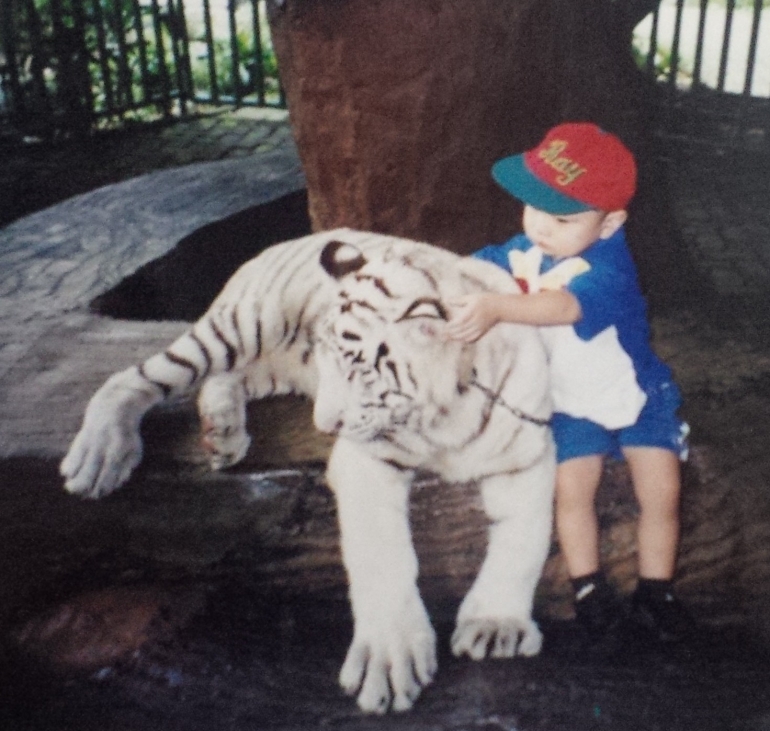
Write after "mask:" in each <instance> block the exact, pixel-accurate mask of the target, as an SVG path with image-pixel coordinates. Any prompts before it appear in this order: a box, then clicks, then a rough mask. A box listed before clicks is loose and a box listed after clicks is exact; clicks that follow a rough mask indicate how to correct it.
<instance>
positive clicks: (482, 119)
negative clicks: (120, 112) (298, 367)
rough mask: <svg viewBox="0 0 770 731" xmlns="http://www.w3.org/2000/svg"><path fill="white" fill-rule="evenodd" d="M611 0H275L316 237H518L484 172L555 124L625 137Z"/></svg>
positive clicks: (475, 242)
mask: <svg viewBox="0 0 770 731" xmlns="http://www.w3.org/2000/svg"><path fill="white" fill-rule="evenodd" d="M610 5H611V3H610V2H609V0H284V2H282V3H279V2H276V1H275V0H274V2H273V3H272V4H271V6H270V9H271V13H270V16H271V26H272V32H273V39H274V44H275V49H276V53H277V56H278V62H279V68H280V71H281V78H282V82H283V84H284V87H285V90H286V96H287V102H288V106H289V111H290V115H291V120H292V127H293V131H294V135H295V138H296V141H297V145H298V148H299V153H300V157H301V160H302V163H303V166H304V169H305V174H306V177H307V186H308V198H309V209H310V217H311V221H312V224H313V228H314V230H321V229H328V228H333V227H336V226H351V227H354V228H361V229H369V230H374V231H379V232H383V233H388V234H394V235H402V236H407V237H410V238H415V239H420V240H427V241H430V242H432V243H435V244H439V245H442V246H445V247H447V248H450V249H452V250H454V251H457V252H459V253H468V252H470V251H473V250H474V249H476V248H478V247H479V246H481V245H483V244H485V243H489V242H491V241H499V240H502V239H504V238H507V237H508V236H510V235H512V234H513V233H515V232H516V231H517V230H518V228H519V219H520V207H519V206H518V204H517V203H516V202H515V201H514V200H513V199H512V198H510V197H509V196H508V195H507V194H505V193H504V192H502V191H501V190H500V189H498V188H497V186H496V185H495V184H494V183H493V181H492V179H491V177H490V172H489V171H490V167H491V165H492V163H493V162H494V161H495V160H497V159H498V158H500V157H503V156H505V155H510V154H515V153H518V152H521V151H522V150H524V149H526V148H527V147H529V146H532V145H533V144H535V143H536V142H538V141H539V139H540V138H541V137H542V135H543V134H544V132H545V131H546V130H547V128H548V127H550V126H551V125H553V124H555V123H557V122H559V121H562V120H564V119H589V118H590V119H593V120H594V121H597V122H598V123H600V124H602V125H603V126H605V127H607V128H608V129H610V130H612V131H615V132H619V133H621V134H624V136H627V137H631V136H633V132H634V130H633V117H634V96H635V93H634V90H635V83H636V82H635V81H633V79H634V78H635V69H634V68H633V61H632V59H631V55H630V51H628V52H627V54H626V55H627V58H626V59H621V60H619V59H618V49H617V44H614V43H612V42H611V41H610V39H611V38H612V30H611V29H608V28H607V24H606V23H605V22H604V21H608V22H609V20H610V18H611V17H615V15H614V14H612V15H609V14H608V12H609V11H608V7H609V6H610Z"/></svg>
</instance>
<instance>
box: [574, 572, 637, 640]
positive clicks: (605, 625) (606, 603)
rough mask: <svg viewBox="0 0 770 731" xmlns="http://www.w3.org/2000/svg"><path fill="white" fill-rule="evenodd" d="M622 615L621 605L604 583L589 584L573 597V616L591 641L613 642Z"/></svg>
mask: <svg viewBox="0 0 770 731" xmlns="http://www.w3.org/2000/svg"><path fill="white" fill-rule="evenodd" d="M624 615H625V612H624V610H623V605H622V604H621V603H620V600H619V599H618V598H617V597H616V596H615V595H614V594H613V592H612V589H610V588H609V587H608V586H607V585H606V584H597V585H591V586H590V587H588V591H587V592H586V593H585V594H583V595H582V596H581V594H580V593H578V596H577V597H576V599H575V618H576V620H577V623H578V625H579V626H580V627H581V628H582V630H583V632H584V633H585V634H586V636H587V638H588V639H589V640H590V641H591V642H592V643H604V644H606V645H607V646H608V647H609V646H611V645H613V644H615V642H616V641H617V640H618V636H617V635H618V632H619V631H620V628H621V625H622V624H623V619H624Z"/></svg>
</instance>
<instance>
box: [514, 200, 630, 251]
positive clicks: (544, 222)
mask: <svg viewBox="0 0 770 731" xmlns="http://www.w3.org/2000/svg"><path fill="white" fill-rule="evenodd" d="M625 220H626V212H625V211H612V212H611V213H605V212H604V211H585V212H584V213H572V214H570V215H566V216H561V215H555V214H553V213H546V212H545V211H541V210H539V209H537V208H533V207H532V206H528V205H525V206H524V218H523V222H522V224H523V227H524V233H525V234H526V235H527V236H528V237H529V239H530V240H531V241H532V242H533V243H534V244H535V245H536V246H537V247H538V248H540V249H542V250H543V252H544V253H546V254H547V255H548V256H553V257H555V258H557V259H562V258H565V257H569V256H577V255H578V254H581V253H582V252H583V251H585V250H586V249H587V248H588V247H589V246H591V244H593V243H594V242H596V241H598V240H599V239H606V238H609V237H610V236H612V234H614V233H615V232H616V231H617V230H618V229H619V228H620V227H621V226H622V225H623V223H625Z"/></svg>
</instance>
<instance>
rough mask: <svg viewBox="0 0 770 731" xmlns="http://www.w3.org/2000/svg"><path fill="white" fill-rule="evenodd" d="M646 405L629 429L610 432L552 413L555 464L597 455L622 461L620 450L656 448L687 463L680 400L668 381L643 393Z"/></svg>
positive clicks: (685, 433) (582, 421) (675, 388)
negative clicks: (674, 454)
mask: <svg viewBox="0 0 770 731" xmlns="http://www.w3.org/2000/svg"><path fill="white" fill-rule="evenodd" d="M645 393H646V394H647V401H646V402H645V404H644V408H643V409H642V411H641V413H640V414H639V418H638V419H637V420H636V422H635V423H634V424H632V425H631V426H626V427H623V428H622V429H617V430H615V431H611V430H609V429H606V428H605V427H603V426H601V425H600V424H597V423H596V422H593V421H589V420H588V419H579V418H577V417H574V416H569V415H567V414H561V413H555V414H554V415H553V417H552V419H551V425H552V427H553V436H554V440H555V441H556V460H557V461H558V462H566V461H567V460H568V459H574V458H575V457H588V456H589V455H594V454H601V455H609V456H611V457H618V458H622V456H623V454H622V448H623V447H660V448H662V449H669V450H671V451H672V452H675V453H676V454H677V455H678V456H679V458H680V459H681V460H685V459H687V450H688V445H687V434H688V433H689V431H690V428H689V426H688V425H687V424H686V423H685V422H684V421H682V420H681V419H680V418H679V417H678V416H677V413H676V412H677V409H678V408H679V406H680V405H681V403H682V397H681V395H680V394H679V389H678V388H677V387H676V384H675V383H673V382H671V381H668V382H666V383H663V384H661V385H659V386H655V387H654V388H651V389H648V390H647V391H646V392H645Z"/></svg>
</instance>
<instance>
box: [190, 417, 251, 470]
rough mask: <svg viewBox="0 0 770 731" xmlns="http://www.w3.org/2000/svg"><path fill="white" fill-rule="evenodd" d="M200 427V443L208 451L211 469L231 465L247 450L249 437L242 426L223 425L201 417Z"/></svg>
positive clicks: (239, 459)
mask: <svg viewBox="0 0 770 731" xmlns="http://www.w3.org/2000/svg"><path fill="white" fill-rule="evenodd" d="M201 429H202V435H201V444H202V445H203V448H204V449H205V450H206V452H208V455H209V464H210V465H211V469H212V470H223V469H225V468H226V467H232V466H233V465H234V464H237V463H238V462H240V461H241V460H242V459H243V458H244V457H245V456H246V453H247V452H248V451H249V445H250V444H251V437H249V435H248V434H247V433H246V430H245V429H244V428H242V427H231V426H223V425H222V424H221V423H220V424H218V423H217V422H215V421H213V420H212V419H210V418H209V417H203V419H202V420H201Z"/></svg>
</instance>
